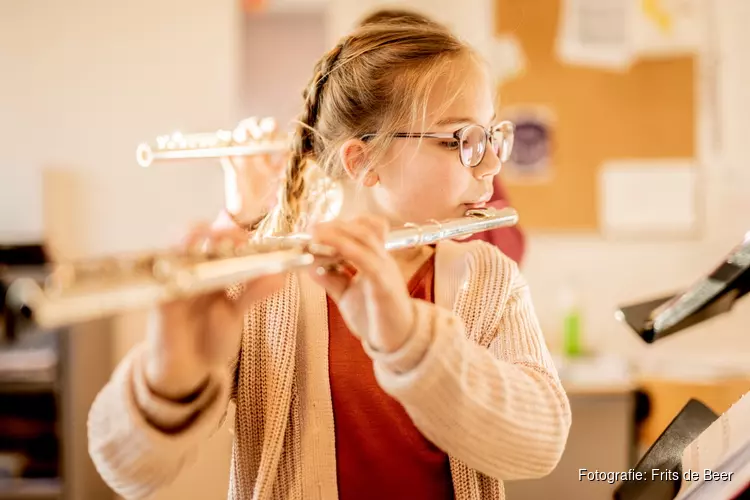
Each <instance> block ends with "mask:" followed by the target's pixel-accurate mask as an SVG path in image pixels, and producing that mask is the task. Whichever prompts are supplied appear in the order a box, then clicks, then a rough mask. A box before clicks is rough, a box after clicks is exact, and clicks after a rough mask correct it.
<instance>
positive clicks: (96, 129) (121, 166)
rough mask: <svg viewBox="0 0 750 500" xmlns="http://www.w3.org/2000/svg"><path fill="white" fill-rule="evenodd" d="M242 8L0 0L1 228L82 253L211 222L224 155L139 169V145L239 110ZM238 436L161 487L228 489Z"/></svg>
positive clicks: (122, 344)
mask: <svg viewBox="0 0 750 500" xmlns="http://www.w3.org/2000/svg"><path fill="white" fill-rule="evenodd" d="M238 8H239V7H238V5H237V2H235V1H234V0H159V1H153V0H130V1H128V2H115V1H111V0H104V1H103V0H67V1H65V2H58V1H53V0H4V1H2V2H0V68H2V69H0V72H1V73H2V78H0V234H8V233H24V234H28V235H31V236H30V237H33V236H38V235H39V234H41V233H42V232H43V231H45V230H46V231H47V232H48V233H49V234H50V238H51V239H52V243H53V244H54V246H55V247H56V248H57V249H59V251H60V252H62V253H63V254H64V256H67V257H75V256H86V255H93V254H98V253H102V252H120V251H131V250H140V249H146V248H149V247H151V246H156V247H163V246H165V245H168V244H173V243H174V242H175V238H176V237H177V236H178V235H179V234H181V233H182V232H183V231H184V229H185V228H186V227H187V226H188V225H189V224H191V223H193V222H195V221H196V220H201V219H212V218H213V217H214V216H215V214H216V213H217V211H218V209H219V207H220V206H221V203H222V198H223V190H222V179H221V170H220V168H219V167H218V165H213V164H211V163H204V164H189V165H188V164H175V165H170V166H161V167H154V168H152V169H141V168H140V167H138V166H137V165H136V163H135V148H136V146H137V144H138V143H139V142H141V141H143V140H152V139H154V138H155V137H156V135H159V134H164V133H168V132H171V131H173V130H174V129H175V128H179V129H180V130H183V131H191V130H192V131H204V130H211V129H215V128H220V127H230V126H232V124H233V123H235V122H236V120H238V119H239V116H238V115H237V101H238V98H237V92H238V89H237V87H238V82H239V78H238V71H239V51H238V50H237V49H238V42H239V39H238V34H239V30H240V28H241V25H240V19H241V16H240V15H239V12H238V11H237V9H238ZM43 194H45V195H48V196H47V197H46V200H44V202H43ZM143 326H144V322H143V317H142V315H139V314H133V315H129V316H125V317H123V318H121V320H120V321H119V327H118V331H117V332H116V334H117V348H116V353H115V354H116V357H117V358H118V359H119V358H120V357H121V356H122V355H123V354H124V352H125V351H126V350H127V349H128V348H129V347H130V346H131V345H132V344H133V343H134V342H136V341H138V340H139V339H140V338H142V334H143V331H144V328H143ZM105 334H106V332H105ZM229 447H230V439H229V436H228V433H227V432H226V431H225V430H223V431H220V432H219V433H218V434H217V437H216V439H214V440H213V441H212V442H211V443H210V444H209V445H208V447H207V449H206V453H205V454H203V455H202V456H201V459H200V461H199V463H198V464H197V466H196V467H194V468H191V469H189V470H186V472H185V473H184V474H183V476H182V477H181V478H180V479H179V480H178V481H177V483H176V484H175V485H174V486H173V487H171V488H169V489H167V490H165V491H164V492H162V493H161V494H160V495H159V496H158V497H157V498H159V499H174V498H225V497H226V490H227V479H228V476H227V474H228V462H227V460H228V453H229ZM196 471H199V473H198V474H196Z"/></svg>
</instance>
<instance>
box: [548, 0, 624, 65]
mask: <svg viewBox="0 0 750 500" xmlns="http://www.w3.org/2000/svg"><path fill="white" fill-rule="evenodd" d="M637 12H638V3H637V2H636V0H563V2H562V8H561V18H560V26H559V29H558V38H557V53H558V56H559V57H560V59H561V60H562V61H563V62H565V63H568V64H574V65H583V66H593V67H598V68H604V69H610V70H614V71H626V70H627V69H628V68H629V67H630V65H631V64H632V63H633V62H634V61H635V58H636V53H635V47H634V43H633V42H634V38H633V37H634V25H635V19H636V16H637Z"/></svg>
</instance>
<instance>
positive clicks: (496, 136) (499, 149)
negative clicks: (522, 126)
mask: <svg viewBox="0 0 750 500" xmlns="http://www.w3.org/2000/svg"><path fill="white" fill-rule="evenodd" d="M514 138H515V133H514V126H513V124H512V123H510V122H503V123H501V124H500V125H499V126H497V127H496V128H495V129H494V130H493V131H492V146H493V149H494V150H495V154H496V155H497V157H498V158H500V161H501V162H503V163H505V162H506V161H508V160H510V154H511V152H512V151H513V139H514Z"/></svg>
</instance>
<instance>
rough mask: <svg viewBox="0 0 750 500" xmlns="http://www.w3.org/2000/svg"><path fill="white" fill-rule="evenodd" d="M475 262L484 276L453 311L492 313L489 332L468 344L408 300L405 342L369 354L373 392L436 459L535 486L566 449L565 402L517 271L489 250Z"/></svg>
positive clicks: (443, 315)
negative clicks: (410, 323) (379, 392)
mask: <svg viewBox="0 0 750 500" xmlns="http://www.w3.org/2000/svg"><path fill="white" fill-rule="evenodd" d="M479 253H480V254H482V255H479V257H480V258H478V259H477V262H476V263H475V267H476V268H475V269H474V271H473V272H474V273H479V274H480V275H483V276H484V277H483V278H482V279H478V280H475V282H474V283H473V285H471V286H469V287H465V288H464V289H463V290H462V292H461V293H462V294H463V297H462V298H461V302H462V303H464V304H467V306H466V308H465V309H466V310H465V311H464V314H467V315H470V314H473V315H475V316H477V317H479V316H482V315H485V316H486V315H488V314H489V315H492V314H497V316H496V317H494V318H493V320H492V321H490V322H489V324H492V325H493V328H492V330H491V331H488V332H481V333H482V335H481V338H479V339H472V338H468V337H467V332H466V331H465V327H464V324H463V322H462V321H461V319H460V318H459V317H458V315H456V314H454V313H453V312H451V311H448V310H446V309H444V308H440V307H437V306H435V305H433V304H431V303H428V302H424V301H416V300H415V301H414V307H415V312H416V317H417V322H416V327H415V331H414V334H413V336H412V337H411V339H410V340H409V341H408V342H407V343H406V344H405V345H404V346H403V347H402V348H401V349H400V350H399V351H397V352H395V353H389V354H382V353H377V352H373V351H371V350H368V351H369V353H370V355H371V357H373V359H374V363H375V374H376V377H377V379H378V381H379V383H380V385H381V386H382V387H383V388H384V390H385V391H387V392H388V393H389V394H391V395H392V396H393V397H394V398H396V399H397V400H399V401H400V402H401V404H402V405H403V406H404V408H405V409H406V411H407V412H408V413H409V415H410V416H411V418H412V420H413V421H414V423H415V425H416V426H417V427H418V428H419V429H420V430H421V431H422V433H423V434H424V435H425V437H427V438H428V439H430V440H431V441H432V442H433V443H435V444H436V445H437V446H439V447H440V448H441V449H443V451H445V452H446V453H448V454H449V455H451V456H452V457H455V458H457V459H459V460H461V461H462V462H464V463H465V464H466V465H467V466H469V467H471V468H473V469H475V470H477V471H479V472H481V473H484V474H486V475H488V476H490V477H494V478H497V479H500V480H510V479H524V478H535V477H542V476H544V475H546V474H548V473H549V472H551V471H552V470H553V469H554V467H555V466H556V465H557V463H558V462H559V460H560V457H561V455H562V452H563V450H564V448H565V444H566V442H567V436H568V432H569V428H570V423H571V414H570V406H569V402H568V399H567V396H566V394H565V392H564V390H563V388H562V384H561V383H560V380H559V378H558V375H557V372H556V369H555V366H554V364H553V362H552V359H551V356H550V353H549V352H548V350H547V347H546V344H545V341H544V337H543V335H542V332H541V328H540V326H539V322H538V320H537V317H536V314H535V312H534V308H533V305H532V303H531V297H530V292H529V287H528V285H527V284H526V282H525V281H524V279H523V277H522V276H521V275H520V273H519V272H518V268H517V266H516V265H515V263H513V262H512V261H510V259H508V258H507V257H502V258H500V257H498V255H499V252H498V251H497V250H496V249H494V248H492V247H490V246H489V245H482V246H481V248H479ZM483 263H484V264H483ZM487 263H489V264H487ZM477 321H479V320H477ZM366 348H367V347H366Z"/></svg>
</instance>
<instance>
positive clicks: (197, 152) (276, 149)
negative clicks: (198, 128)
mask: <svg viewBox="0 0 750 500" xmlns="http://www.w3.org/2000/svg"><path fill="white" fill-rule="evenodd" d="M284 136H285V134H282V133H280V132H278V131H277V130H276V121H275V120H274V119H273V118H270V117H266V118H261V119H258V118H256V117H252V118H248V119H246V120H243V121H241V122H240V123H239V125H237V127H236V128H235V129H234V130H218V131H216V132H207V133H196V134H182V133H181V132H174V133H172V134H167V135H161V136H158V137H157V138H156V142H154V143H152V144H150V143H147V142H144V143H141V144H139V145H138V147H137V148H136V153H135V156H136V161H137V162H138V165H140V166H141V167H144V168H147V167H150V166H151V165H152V164H153V163H154V162H160V161H169V160H188V159H198V158H221V157H230V156H253V155H262V154H270V153H281V152H284V151H288V150H289V146H290V140H289V138H288V137H284Z"/></svg>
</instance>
